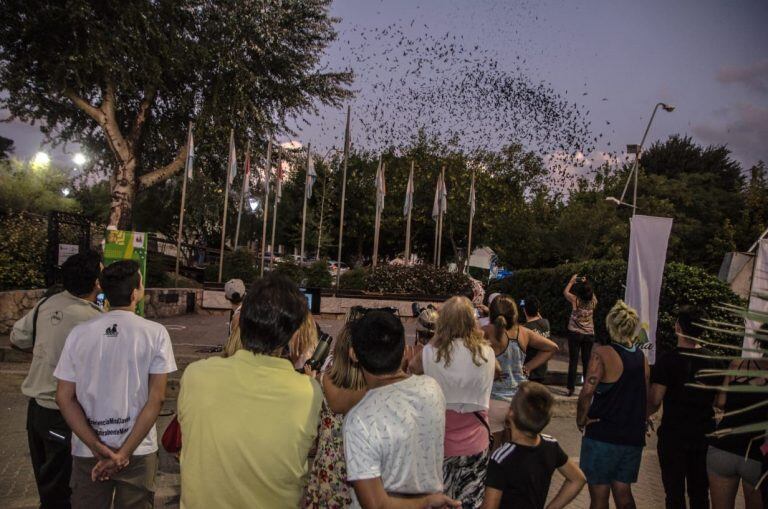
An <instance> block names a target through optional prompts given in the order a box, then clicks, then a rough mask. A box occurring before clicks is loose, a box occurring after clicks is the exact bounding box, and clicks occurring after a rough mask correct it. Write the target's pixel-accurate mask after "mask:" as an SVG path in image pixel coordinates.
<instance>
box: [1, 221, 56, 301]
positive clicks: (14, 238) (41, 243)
mask: <svg viewBox="0 0 768 509" xmlns="http://www.w3.org/2000/svg"><path fill="white" fill-rule="evenodd" d="M46 225H47V221H46V220H45V218H43V217H40V216H34V215H30V214H19V213H14V214H9V215H5V216H0V232H2V235H0V290H14V289H20V288H25V289H26V288H42V287H44V286H45V275H44V274H43V272H42V269H43V267H44V258H45V246H46V242H47V236H46V232H47V226H46Z"/></svg>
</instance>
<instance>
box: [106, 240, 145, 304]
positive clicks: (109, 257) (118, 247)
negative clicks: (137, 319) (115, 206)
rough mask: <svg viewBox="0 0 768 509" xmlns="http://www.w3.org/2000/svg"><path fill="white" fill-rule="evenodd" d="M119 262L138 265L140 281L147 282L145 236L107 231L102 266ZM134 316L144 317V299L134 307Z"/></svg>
mask: <svg viewBox="0 0 768 509" xmlns="http://www.w3.org/2000/svg"><path fill="white" fill-rule="evenodd" d="M119 260H134V261H136V262H138V264H139V270H140V271H141V278H142V281H144V282H146V281H147V234H146V233H144V232H129V231H124V230H107V235H106V240H105V242H104V266H105V267H106V266H107V265H109V264H110V263H112V262H116V261H119ZM136 314H137V315H140V316H144V299H142V300H141V302H139V304H138V305H137V306H136Z"/></svg>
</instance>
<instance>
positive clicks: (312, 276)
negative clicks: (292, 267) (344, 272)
mask: <svg viewBox="0 0 768 509" xmlns="http://www.w3.org/2000/svg"><path fill="white" fill-rule="evenodd" d="M304 275H305V277H306V279H307V281H306V286H307V287H308V288H330V287H331V286H332V285H333V277H332V276H331V273H330V272H329V271H328V263H327V262H326V261H325V260H318V261H316V262H314V263H313V264H312V265H310V266H309V267H306V268H305V269H304Z"/></svg>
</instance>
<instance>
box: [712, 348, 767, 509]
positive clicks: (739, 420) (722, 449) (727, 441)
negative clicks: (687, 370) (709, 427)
mask: <svg viewBox="0 0 768 509" xmlns="http://www.w3.org/2000/svg"><path fill="white" fill-rule="evenodd" d="M728 369H729V370H738V371H752V372H760V371H763V372H765V371H764V370H768V359H765V358H762V359H740V360H734V361H733V362H731V365H730V367H729V368H728ZM723 385H725V386H726V387H733V386H744V387H746V386H752V387H766V386H768V378H766V377H763V376H728V377H726V378H725V381H724V382H723ZM765 399H766V394H765V392H725V391H721V392H719V393H718V395H717V399H716V400H715V406H716V407H718V408H719V409H720V410H722V411H724V412H725V414H726V415H725V417H723V418H722V420H721V421H720V422H719V423H718V425H717V429H718V430H722V429H728V428H738V427H739V426H746V425H749V424H754V423H756V422H761V421H764V420H765V407H764V406H763V407H757V408H753V409H752V410H750V411H747V412H741V413H737V414H732V415H728V414H729V413H731V412H734V411H736V410H741V409H743V408H747V407H750V406H754V405H757V404H759V403H762V402H764V401H765ZM764 434H765V432H764V431H755V432H753V433H741V434H738V435H733V434H728V435H724V436H722V437H720V438H713V439H711V441H710V445H709V449H708V450H707V474H708V476H709V488H710V493H711V497H712V509H725V508H732V507H734V504H735V502H736V495H737V493H738V491H739V481H741V485H742V488H743V493H744V507H745V508H746V509H753V508H754V509H757V508H760V507H765V506H764V504H765V502H767V501H765V500H762V494H761V493H760V491H759V490H758V489H755V486H756V485H757V484H758V483H759V482H760V478H761V476H762V471H761V469H762V466H761V461H762V459H763V458H762V451H761V450H760V446H761V445H762V442H763V441H762V440H760V438H761V437H762V436H763V435H764ZM763 482H768V481H766V480H763Z"/></svg>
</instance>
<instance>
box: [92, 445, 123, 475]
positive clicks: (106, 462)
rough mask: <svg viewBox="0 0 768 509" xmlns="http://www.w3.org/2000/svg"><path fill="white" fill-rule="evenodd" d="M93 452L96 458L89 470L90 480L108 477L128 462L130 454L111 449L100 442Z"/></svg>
mask: <svg viewBox="0 0 768 509" xmlns="http://www.w3.org/2000/svg"><path fill="white" fill-rule="evenodd" d="M93 454H94V456H95V457H96V459H97V460H98V461H97V462H96V465H95V466H94V467H93V469H92V470H91V480H92V481H94V482H96V481H106V480H108V479H110V478H111V477H112V476H113V475H115V474H116V473H118V472H119V471H121V470H122V469H124V468H125V467H127V466H128V464H129V463H130V454H127V453H125V452H123V451H122V450H120V449H117V450H116V449H112V448H111V447H109V446H107V445H106V444H104V443H102V442H99V443H98V444H97V445H96V447H95V448H94V449H93Z"/></svg>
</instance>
